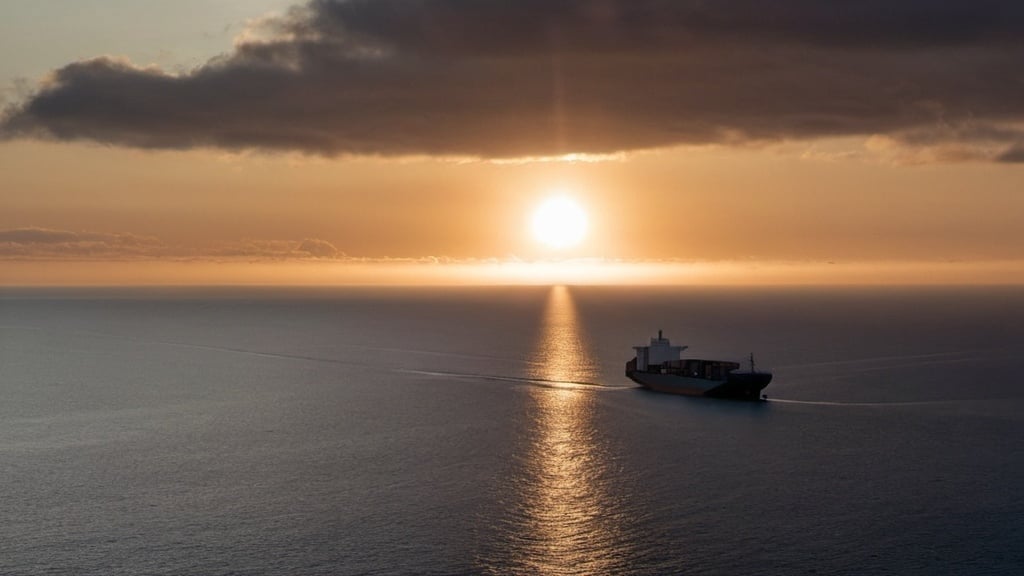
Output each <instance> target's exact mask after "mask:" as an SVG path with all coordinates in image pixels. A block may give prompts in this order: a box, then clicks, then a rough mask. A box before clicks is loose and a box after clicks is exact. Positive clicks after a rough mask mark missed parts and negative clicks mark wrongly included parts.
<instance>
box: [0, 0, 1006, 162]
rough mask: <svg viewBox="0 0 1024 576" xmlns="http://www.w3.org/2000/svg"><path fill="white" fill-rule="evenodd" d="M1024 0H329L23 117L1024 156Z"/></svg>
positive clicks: (472, 141) (9, 122)
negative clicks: (196, 57)
mask: <svg viewBox="0 0 1024 576" xmlns="http://www.w3.org/2000/svg"><path fill="white" fill-rule="evenodd" d="M1022 68H1024V4H1022V3H1021V2H1019V1H1018V0H950V1H943V2H936V1H934V0H884V1H883V0H856V1H855V0H841V1H837V2H820V1H817V0H778V1H775V2H763V1H760V0H717V1H715V2H707V1H704V0H590V1H584V0H561V1H559V0H506V1H498V0H472V1H470V0H311V1H309V2H307V3H306V4H304V5H301V6H297V7H295V8H294V9H292V10H291V11H289V12H288V13H287V14H286V15H285V16H281V17H276V18H271V19H269V20H264V21H262V23H261V25H260V28H259V29H258V30H252V31H250V32H249V33H248V34H246V35H244V36H243V38H242V39H240V40H239V42H238V44H237V46H236V48H235V50H234V51H233V52H232V53H231V54H228V55H225V56H222V57H219V58H216V59H214V60H211V61H210V62H209V63H207V64H206V65H204V66H202V67H200V68H197V69H195V70H193V71H191V72H189V73H186V74H181V75H175V74H172V73H169V72H166V71H164V70H160V69H157V68H143V67H139V66H135V65H133V64H131V63H129V62H126V61H122V60H117V59H113V58H108V57H101V58H96V59H93V60H86V61H81V62H75V63H71V64H68V65H67V66H65V67H63V68H61V69H59V70H57V71H55V72H54V73H53V74H52V78H50V79H49V80H48V81H47V83H45V84H44V85H42V86H41V87H40V88H39V90H38V91H37V92H36V93H35V94H34V95H33V96H32V97H30V98H29V99H27V100H25V101H23V102H21V103H19V104H17V105H14V106H11V107H9V108H8V110H7V111H6V113H5V116H4V118H3V120H2V123H0V133H2V134H3V135H4V136H5V137H8V138H11V137H32V138H43V139H57V140H91V141H97V142H102V143H106V144H114V145H121V146H132V147H141V148H177V149H184V148H193V147H216V148H223V149H230V150H239V149H264V150H299V151H303V152H308V153H315V154H324V155H339V154H380V155H407V154H429V155H460V156H475V157H491V158H504V157H517V156H543V155H560V154H566V153H581V152H582V153H609V152H616V151H623V150H633V149H641V148H653V147H661V146H671V145H677V144H704V143H746V142H751V141H772V140H779V139H802V138H817V137H829V136H849V135H869V134H878V135H884V136H886V137H887V138H890V139H893V140H894V141H898V142H900V143H902V144H905V145H907V146H911V147H913V146H940V145H941V146H954V145H955V146H958V147H960V148H963V149H964V150H966V152H965V157H969V158H986V159H993V160H1002V161H1010V162H1012V161H1020V160H1021V156H1022V155H1021V154H1020V150H1021V149H1022V143H1024V129H1022V126H1024V81H1022V80H1021V73H1020V70H1021V69H1022Z"/></svg>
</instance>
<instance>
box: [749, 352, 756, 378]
mask: <svg viewBox="0 0 1024 576" xmlns="http://www.w3.org/2000/svg"><path fill="white" fill-rule="evenodd" d="M754 372H755V370H754V353H753V352H751V353H750V373H751V374H753V373H754Z"/></svg>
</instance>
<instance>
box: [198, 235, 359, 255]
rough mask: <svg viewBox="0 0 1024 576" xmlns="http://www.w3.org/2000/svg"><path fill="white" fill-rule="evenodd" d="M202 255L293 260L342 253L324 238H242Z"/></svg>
mask: <svg viewBox="0 0 1024 576" xmlns="http://www.w3.org/2000/svg"><path fill="white" fill-rule="evenodd" d="M203 255H204V256H207V257H213V258H224V257H227V258H252V259H269V260H294V259H304V258H321V259H334V258H341V257H344V255H345V254H344V253H343V252H341V251H339V250H338V249H337V248H335V247H334V245H333V244H331V243H330V242H327V241H326V240H318V239H315V238H306V239H305V240H302V241H297V240H242V241H239V242H230V243H227V244H222V245H220V246H216V247H213V248H211V249H209V250H208V251H206V252H205V253H204V254H203Z"/></svg>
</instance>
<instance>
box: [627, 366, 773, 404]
mask: <svg viewBox="0 0 1024 576" xmlns="http://www.w3.org/2000/svg"><path fill="white" fill-rule="evenodd" d="M626 376H627V377H628V378H629V379H630V380H632V381H634V382H636V383H637V384H639V385H641V386H643V387H644V388H647V389H649V390H654V391H656V392H664V393H666V394H678V395H681V396H707V397H711V398H728V399H733V400H760V399H761V390H764V388H765V386H768V383H769V382H771V380H772V375H771V374H768V373H763V372H734V373H729V374H728V376H727V377H726V378H725V379H722V380H712V379H706V378H691V377H688V376H682V375H679V374H664V373H660V372H643V371H639V370H627V371H626Z"/></svg>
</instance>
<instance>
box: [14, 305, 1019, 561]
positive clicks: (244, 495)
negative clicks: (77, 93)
mask: <svg viewBox="0 0 1024 576" xmlns="http://www.w3.org/2000/svg"><path fill="white" fill-rule="evenodd" d="M659 329H662V330H664V333H665V335H666V337H669V338H671V339H672V340H673V343H675V344H687V345H689V346H690V349H689V350H688V351H687V352H686V355H692V356H695V357H703V358H712V359H734V360H737V361H744V362H745V359H746V358H747V357H748V355H749V354H750V353H754V354H755V358H756V360H757V365H758V368H759V369H764V370H771V371H772V372H773V373H774V375H775V376H774V380H773V382H772V383H771V384H770V385H769V386H768V388H766V389H765V393H767V394H768V401H767V402H754V403H744V402H730V401H722V400H708V399H699V398H698V399H695V398H685V397H676V396H669V395H662V394H658V393H653V392H648V391H645V390H642V389H639V388H637V387H635V385H633V384H632V382H630V381H629V380H627V379H626V378H625V376H624V375H623V366H624V364H625V362H626V361H627V360H628V359H629V358H631V357H632V352H633V351H632V346H634V345H641V344H645V343H646V342H647V340H648V339H649V338H650V337H651V336H653V335H654V334H655V333H656V332H657V330H659ZM1022 350H1024V290H1021V289H1020V288H1019V287H1014V288H1011V287H1003V288H995V287H992V288H984V287H983V288H977V287H974V288H966V287H963V288H952V287H951V288H934V287H932V288H922V287H899V288H814V287H801V288H706V287H705V288H694V287H674V288H668V287H658V288H625V287H562V286H558V287H483V288H481V287H473V288H317V289H314V288H80V289H41V288H7V289H3V290H0V471H2V473H0V509H2V519H3V522H2V523H0V573H2V574H5V575H21V574H26V575H29V574H70V575H76V576H77V575H91V574H96V575H115V574H132V575H136V574H167V575H183V574H199V575H229V574H231V575H244V574H282V575H285V574H287V575H292V574H294V575H315V574H330V575H336V574H382V575H383V574H851V575H852V574H857V575H860V574H899V575H905V574H927V575H935V574H1008V575H1009V574H1014V575H1016V574H1021V573H1024V352H1022Z"/></svg>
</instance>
